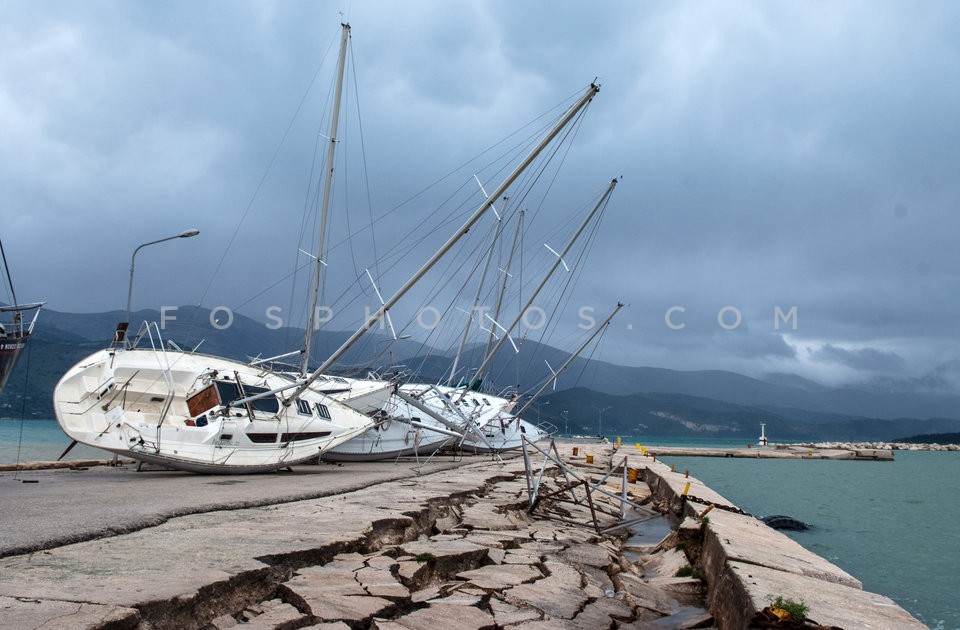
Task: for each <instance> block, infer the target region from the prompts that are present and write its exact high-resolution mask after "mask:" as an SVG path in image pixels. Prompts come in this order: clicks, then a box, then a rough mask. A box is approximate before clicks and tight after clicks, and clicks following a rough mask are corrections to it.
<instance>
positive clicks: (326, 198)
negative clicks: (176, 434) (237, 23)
mask: <svg viewBox="0 0 960 630" xmlns="http://www.w3.org/2000/svg"><path fill="white" fill-rule="evenodd" d="M341 26H342V27H343V34H342V36H341V37H340V58H339V60H338V62H337V91H336V95H335V99H334V101H333V114H332V118H331V120H330V143H329V145H328V146H327V174H326V177H325V179H324V182H323V203H322V204H321V210H320V231H319V234H317V266H316V267H315V268H314V270H313V286H312V287H311V292H310V312H309V313H307V331H306V339H304V342H303V358H302V359H301V361H300V373H301V374H306V373H307V363H308V362H309V361H310V342H311V340H312V339H313V327H314V325H315V324H314V318H315V317H316V315H317V302H318V301H319V299H320V275H321V271H322V270H321V267H323V264H324V263H323V241H324V240H325V239H326V238H327V212H328V210H329V209H330V188H331V185H332V183H333V166H334V165H333V158H334V154H335V149H336V148H337V130H338V129H339V126H340V96H341V92H342V91H343V67H344V63H345V58H346V55H347V40H348V38H349V36H350V25H349V24H342V25H341Z"/></svg>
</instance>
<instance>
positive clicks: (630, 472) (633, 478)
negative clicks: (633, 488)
mask: <svg viewBox="0 0 960 630" xmlns="http://www.w3.org/2000/svg"><path fill="white" fill-rule="evenodd" d="M627 481H629V482H630V483H637V469H636V468H627Z"/></svg>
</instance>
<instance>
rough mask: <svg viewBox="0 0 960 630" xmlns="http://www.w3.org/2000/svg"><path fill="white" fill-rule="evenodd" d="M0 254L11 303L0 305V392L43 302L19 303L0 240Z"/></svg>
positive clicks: (30, 331)
mask: <svg viewBox="0 0 960 630" xmlns="http://www.w3.org/2000/svg"><path fill="white" fill-rule="evenodd" d="M0 254H2V257H3V273H4V278H5V280H6V282H7V285H8V287H9V289H10V299H11V300H13V304H9V305H6V306H0V393H3V388H4V387H6V385H7V380H8V379H9V378H10V373H11V372H13V366H14V365H16V363H17V358H18V357H19V356H20V352H21V351H22V350H23V348H24V347H25V346H26V344H27V340H28V339H29V338H30V335H32V334H33V326H34V324H36V323H37V316H38V315H39V314H40V307H42V306H43V304H44V303H43V302H31V303H29V304H19V303H18V302H17V294H16V293H15V292H14V290H13V279H12V278H11V277H10V267H9V265H8V264H7V252H6V250H4V249H3V242H2V241H0Z"/></svg>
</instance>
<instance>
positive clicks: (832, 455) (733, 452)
mask: <svg viewBox="0 0 960 630" xmlns="http://www.w3.org/2000/svg"><path fill="white" fill-rule="evenodd" d="M628 450H629V449H628ZM647 453H649V454H650V455H651V456H654V457H665V456H673V457H751V458H755V459H834V460H860V461H893V450H892V449H889V448H874V447H872V446H863V447H855V446H846V445H835V446H821V445H813V444H808V445H801V444H770V445H767V446H756V447H754V446H748V447H746V448H732V447H678V446H649V447H642V449H641V454H647Z"/></svg>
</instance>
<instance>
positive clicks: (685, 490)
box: [683, 481, 690, 496]
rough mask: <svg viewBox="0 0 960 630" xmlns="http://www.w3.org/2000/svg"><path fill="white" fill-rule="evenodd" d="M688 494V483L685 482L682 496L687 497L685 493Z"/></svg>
mask: <svg viewBox="0 0 960 630" xmlns="http://www.w3.org/2000/svg"><path fill="white" fill-rule="evenodd" d="M689 492H690V482H689V481H688V482H687V485H685V486H684V487H683V496H687V493H689Z"/></svg>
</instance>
